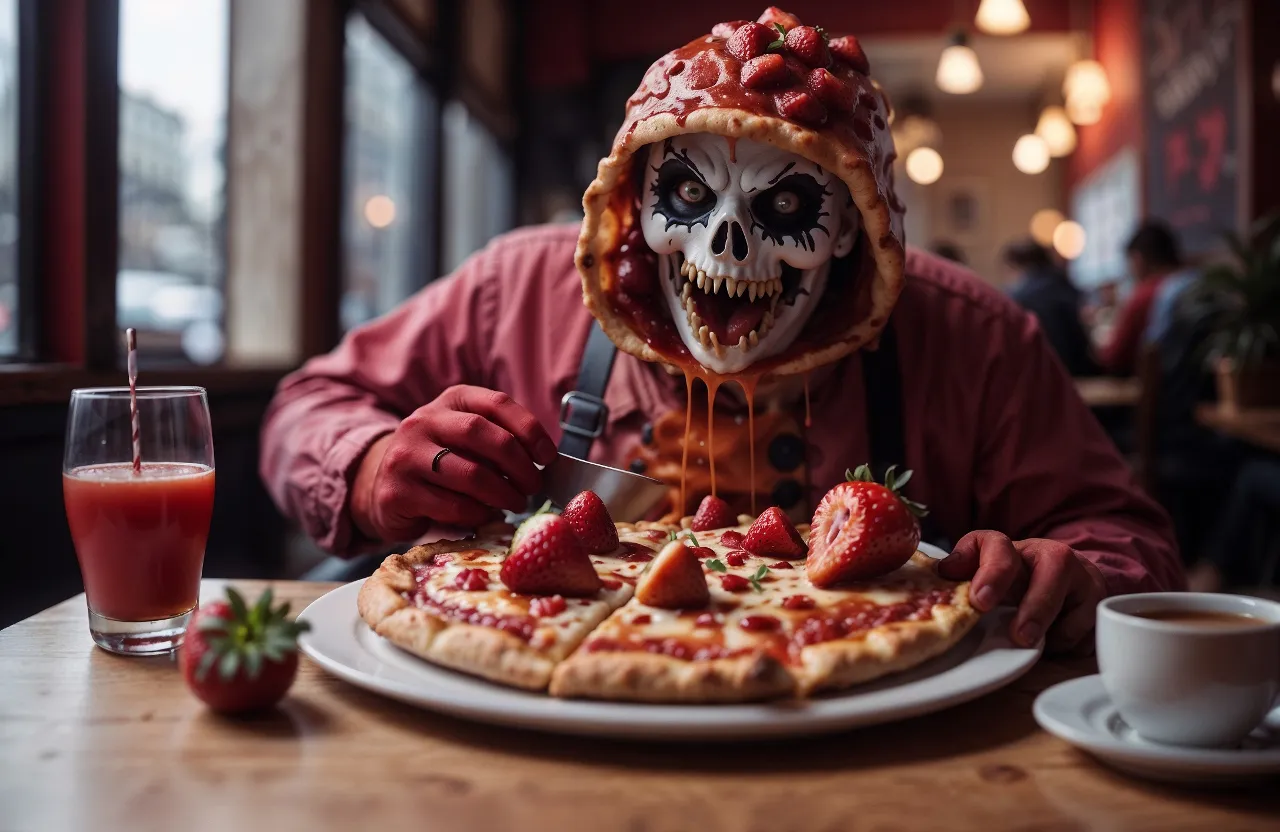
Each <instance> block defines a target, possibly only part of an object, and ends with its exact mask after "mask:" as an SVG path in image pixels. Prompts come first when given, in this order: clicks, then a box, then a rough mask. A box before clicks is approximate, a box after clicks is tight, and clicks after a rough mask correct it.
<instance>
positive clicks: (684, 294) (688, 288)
mask: <svg viewBox="0 0 1280 832" xmlns="http://www.w3.org/2000/svg"><path fill="white" fill-rule="evenodd" d="M691 297H693V284H691V283H686V284H684V286H682V287H680V300H683V301H686V302H687V301H688V300H689V298H691Z"/></svg>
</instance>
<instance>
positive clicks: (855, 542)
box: [805, 465, 927, 587]
mask: <svg viewBox="0 0 1280 832" xmlns="http://www.w3.org/2000/svg"><path fill="white" fill-rule="evenodd" d="M846 476H847V477H848V479H849V481H848V482H842V483H840V484H839V485H837V486H836V487H835V488H833V489H831V490H830V491H828V492H827V495H826V496H825V497H823V498H822V502H821V503H819V504H818V510H817V511H816V512H814V515H813V523H812V525H811V527H810V531H809V558H808V560H807V561H806V562H805V571H806V572H807V574H808V576H809V580H810V581H811V582H812V583H813V584H814V585H815V586H820V587H827V586H832V585H833V584H837V583H840V582H842V581H860V580H867V579H869V578H875V577H878V576H880V575H886V574H888V573H890V572H892V571H894V570H895V569H897V568H898V567H900V566H902V565H903V564H904V563H906V562H907V561H908V560H910V559H911V556H912V555H913V554H915V551H916V547H917V546H918V545H919V544H920V523H919V522H918V521H917V519H916V518H917V517H923V516H924V515H925V514H926V513H927V511H926V509H925V507H924V506H922V505H920V504H919V503H915V502H912V501H911V500H908V499H907V498H906V497H904V496H902V494H901V493H899V492H900V491H901V489H902V486H904V485H906V484H907V481H908V480H910V479H911V472H910V471H904V472H902V474H900V475H899V474H898V473H897V472H896V470H895V468H890V469H889V470H888V471H887V472H885V484H884V485H881V484H879V483H877V482H875V481H874V480H873V479H872V476H871V469H870V468H869V467H868V466H866V465H861V466H859V467H858V469H857V471H854V472H846Z"/></svg>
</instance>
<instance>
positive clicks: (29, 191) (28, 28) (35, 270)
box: [0, 0, 50, 364]
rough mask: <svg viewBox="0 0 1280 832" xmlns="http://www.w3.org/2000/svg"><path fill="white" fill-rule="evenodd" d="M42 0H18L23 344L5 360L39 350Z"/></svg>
mask: <svg viewBox="0 0 1280 832" xmlns="http://www.w3.org/2000/svg"><path fill="white" fill-rule="evenodd" d="M48 9H49V7H48V5H47V4H43V3H41V2H40V0H18V2H17V11H18V20H17V35H18V88H17V93H18V108H17V114H18V125H17V151H18V158H17V163H18V164H17V168H16V171H15V174H14V185H15V187H16V189H17V192H18V270H17V293H18V314H17V327H18V349H17V352H16V353H15V354H13V355H11V356H4V357H2V358H0V363H5V364H16V363H20V362H30V361H33V360H35V359H36V358H37V357H38V355H39V344H38V337H39V325H38V322H39V320H40V298H39V294H38V290H37V283H36V275H38V274H40V272H41V270H42V265H43V264H42V260H43V250H44V239H43V236H42V234H43V230H44V226H45V224H44V222H42V221H41V220H42V216H43V214H44V211H45V199H44V195H45V194H46V193H47V189H46V178H45V159H44V156H45V153H44V148H45V127H46V115H45V112H46V107H45V102H47V101H48V100H49V95H50V92H49V74H48V71H47V69H48V50H47V49H46V48H45V47H46V44H47V43H48V36H47V32H48V29H49V23H50V15H49V11H48Z"/></svg>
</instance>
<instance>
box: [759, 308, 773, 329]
mask: <svg viewBox="0 0 1280 832" xmlns="http://www.w3.org/2000/svg"><path fill="white" fill-rule="evenodd" d="M760 323H761V324H762V325H764V326H766V327H770V326H773V312H772V311H769V312H766V313H764V320H762V321H761V322H760Z"/></svg>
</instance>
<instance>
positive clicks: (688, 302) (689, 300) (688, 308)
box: [684, 295, 694, 315]
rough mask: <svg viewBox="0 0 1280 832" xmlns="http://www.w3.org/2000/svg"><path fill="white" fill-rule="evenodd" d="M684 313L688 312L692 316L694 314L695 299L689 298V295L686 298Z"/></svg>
mask: <svg viewBox="0 0 1280 832" xmlns="http://www.w3.org/2000/svg"><path fill="white" fill-rule="evenodd" d="M684 311H686V312H688V313H689V314H690V315H692V314H694V312H693V298H691V297H689V296H688V295H685V296H684Z"/></svg>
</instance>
